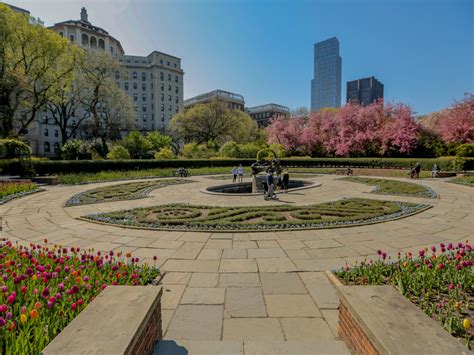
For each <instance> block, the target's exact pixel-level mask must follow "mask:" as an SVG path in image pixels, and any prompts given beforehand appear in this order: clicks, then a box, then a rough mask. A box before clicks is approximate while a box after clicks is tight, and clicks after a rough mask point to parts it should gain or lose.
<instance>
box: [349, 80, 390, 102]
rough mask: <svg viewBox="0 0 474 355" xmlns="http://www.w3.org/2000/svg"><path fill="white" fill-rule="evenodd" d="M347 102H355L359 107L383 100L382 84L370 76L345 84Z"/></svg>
mask: <svg viewBox="0 0 474 355" xmlns="http://www.w3.org/2000/svg"><path fill="white" fill-rule="evenodd" d="M346 97H347V102H356V103H359V104H361V105H364V106H366V105H370V104H371V103H372V102H374V101H376V100H378V99H382V98H383V84H382V83H381V82H380V81H378V80H377V79H375V77H373V76H371V77H370V78H363V79H359V80H353V81H348V82H347V95H346Z"/></svg>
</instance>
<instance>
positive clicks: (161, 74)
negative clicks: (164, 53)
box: [160, 72, 165, 80]
mask: <svg viewBox="0 0 474 355" xmlns="http://www.w3.org/2000/svg"><path fill="white" fill-rule="evenodd" d="M164 78H165V73H163V72H160V80H163V79H164Z"/></svg>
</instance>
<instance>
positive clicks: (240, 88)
mask: <svg viewBox="0 0 474 355" xmlns="http://www.w3.org/2000/svg"><path fill="white" fill-rule="evenodd" d="M6 2H8V3H11V4H13V5H16V6H20V7H23V8H26V9H28V10H30V11H31V12H32V14H33V15H34V16H38V17H40V18H42V19H43V20H44V21H45V22H46V25H48V26H49V25H52V24H53V23H55V22H60V21H64V20H68V19H78V18H79V11H80V8H81V7H82V6H85V7H86V8H87V9H88V12H89V20H90V21H91V22H92V23H93V24H95V25H97V26H99V27H102V28H104V29H106V30H107V31H108V32H109V33H110V34H111V35H113V36H114V37H116V38H117V39H119V40H120V41H121V42H122V45H123V47H124V49H125V51H126V53H127V54H135V55H147V54H148V53H149V52H151V51H153V50H159V51H162V52H166V53H170V54H172V55H175V56H178V57H180V58H182V65H183V69H184V71H185V73H186V74H185V79H184V96H185V98H188V97H191V96H194V95H197V94H199V93H202V92H205V91H210V90H213V89H216V88H219V89H223V90H228V91H232V92H236V93H239V94H242V95H244V97H245V100H246V104H247V106H253V105H259V104H264V103H269V102H275V103H279V104H283V105H286V106H289V107H290V108H296V107H300V106H306V107H307V106H309V104H310V80H311V78H312V75H313V45H314V43H315V42H318V41H321V40H324V39H327V38H330V37H333V36H336V37H337V38H338V39H339V42H340V44H341V48H340V52H341V57H342V88H343V89H342V99H343V101H344V102H345V87H346V81H348V80H354V79H358V78H361V77H367V76H372V75H373V76H375V77H377V78H378V79H379V80H380V81H382V83H383V84H384V85H385V97H386V99H388V100H390V101H396V102H398V101H402V102H405V103H408V104H410V105H411V106H412V107H413V108H414V110H415V111H416V112H418V113H419V114H424V113H428V112H431V111H435V110H439V109H441V108H443V107H445V106H447V105H449V104H451V103H452V102H453V100H455V99H461V98H462V97H463V95H464V93H465V92H474V90H473V86H474V71H473V65H474V64H473V63H474V43H473V38H474V22H473V21H474V19H473V17H474V15H473V11H474V8H473V1H472V0H312V1H309V0H273V1H271V0H165V1H162V0H154V1H152V0H7V1H6Z"/></svg>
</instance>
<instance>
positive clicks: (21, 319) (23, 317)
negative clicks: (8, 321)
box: [20, 314, 28, 324]
mask: <svg viewBox="0 0 474 355" xmlns="http://www.w3.org/2000/svg"><path fill="white" fill-rule="evenodd" d="M27 320H28V318H27V317H26V315H25V314H22V315H21V316H20V322H22V323H23V324H24V323H26V321H27Z"/></svg>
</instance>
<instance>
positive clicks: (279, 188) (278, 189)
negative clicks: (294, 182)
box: [273, 175, 281, 192]
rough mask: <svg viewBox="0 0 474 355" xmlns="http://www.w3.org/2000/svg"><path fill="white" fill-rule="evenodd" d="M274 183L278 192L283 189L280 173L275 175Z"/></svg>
mask: <svg viewBox="0 0 474 355" xmlns="http://www.w3.org/2000/svg"><path fill="white" fill-rule="evenodd" d="M273 180H274V181H273V185H274V186H275V191H276V192H278V191H280V190H281V177H280V176H279V175H276V176H274V178H273Z"/></svg>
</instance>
